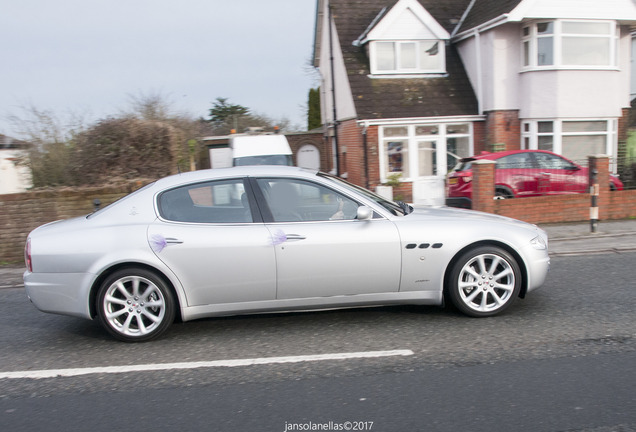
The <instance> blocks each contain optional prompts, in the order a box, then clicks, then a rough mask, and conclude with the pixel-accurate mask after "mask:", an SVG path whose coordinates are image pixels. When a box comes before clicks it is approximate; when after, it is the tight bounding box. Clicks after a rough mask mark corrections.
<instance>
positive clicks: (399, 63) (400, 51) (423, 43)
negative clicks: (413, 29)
mask: <svg viewBox="0 0 636 432" xmlns="http://www.w3.org/2000/svg"><path fill="white" fill-rule="evenodd" d="M370 50H371V51H370V54H371V73H373V74H411V73H442V72H445V67H446V66H445V52H444V43H443V41H435V40H434V41H430V40H419V41H391V42H389V41H374V42H371V47H370Z"/></svg>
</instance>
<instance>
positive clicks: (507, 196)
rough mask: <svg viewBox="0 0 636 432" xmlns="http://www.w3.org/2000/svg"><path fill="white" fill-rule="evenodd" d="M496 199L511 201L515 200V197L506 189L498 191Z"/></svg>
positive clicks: (496, 191)
mask: <svg viewBox="0 0 636 432" xmlns="http://www.w3.org/2000/svg"><path fill="white" fill-rule="evenodd" d="M495 198H497V199H510V198H514V195H513V194H512V193H510V191H507V190H505V189H496V190H495Z"/></svg>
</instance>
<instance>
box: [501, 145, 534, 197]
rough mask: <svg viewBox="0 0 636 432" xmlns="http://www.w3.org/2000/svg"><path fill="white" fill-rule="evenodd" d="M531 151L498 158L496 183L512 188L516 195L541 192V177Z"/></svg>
mask: <svg viewBox="0 0 636 432" xmlns="http://www.w3.org/2000/svg"><path fill="white" fill-rule="evenodd" d="M536 174H537V172H536V169H534V168H533V162H532V157H531V155H530V153H527V152H523V153H514V154H511V155H508V156H504V157H502V158H499V159H497V174H496V183H497V184H498V185H505V186H507V187H509V188H511V189H512V191H513V192H514V194H515V196H517V197H524V196H533V195H538V194H539V187H540V179H539V178H537V175H536Z"/></svg>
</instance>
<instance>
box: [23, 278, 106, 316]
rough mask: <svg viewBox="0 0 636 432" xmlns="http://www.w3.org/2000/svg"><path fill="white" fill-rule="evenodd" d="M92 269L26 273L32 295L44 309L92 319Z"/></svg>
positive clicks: (35, 303) (27, 287)
mask: <svg viewBox="0 0 636 432" xmlns="http://www.w3.org/2000/svg"><path fill="white" fill-rule="evenodd" d="M94 278H95V275H93V274H90V273H29V272H28V271H27V272H26V273H24V287H25V288H26V293H27V296H28V297H29V299H31V301H32V302H33V304H34V305H35V307H36V308H38V309H39V310H41V311H42V312H48V313H53V314H60V315H70V316H76V317H80V318H88V319H90V318H91V316H90V310H89V307H88V288H89V287H90V286H91V283H92V281H93V279H94Z"/></svg>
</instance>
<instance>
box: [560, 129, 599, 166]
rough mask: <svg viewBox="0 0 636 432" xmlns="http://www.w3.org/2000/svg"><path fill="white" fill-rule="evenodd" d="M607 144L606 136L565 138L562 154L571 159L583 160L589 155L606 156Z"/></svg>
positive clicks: (563, 139)
mask: <svg viewBox="0 0 636 432" xmlns="http://www.w3.org/2000/svg"><path fill="white" fill-rule="evenodd" d="M606 143H607V138H606V136H605V135H584V136H564V137H563V138H562V148H563V151H562V153H563V156H565V157H567V158H569V159H572V160H582V159H585V158H587V157H588V156H589V155H594V154H605V152H606Z"/></svg>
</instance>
